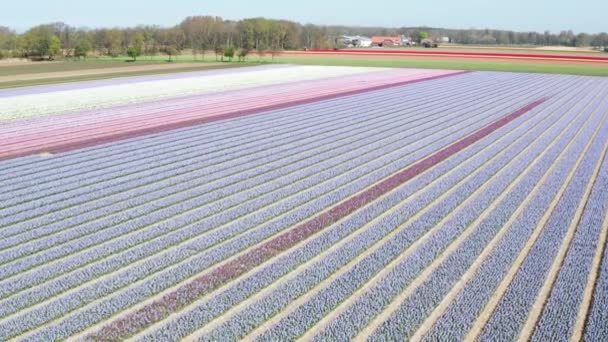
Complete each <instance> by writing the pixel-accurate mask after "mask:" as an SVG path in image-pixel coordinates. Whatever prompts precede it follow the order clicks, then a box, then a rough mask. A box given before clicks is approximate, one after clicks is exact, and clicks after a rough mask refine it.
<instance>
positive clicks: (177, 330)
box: [144, 117, 543, 339]
mask: <svg viewBox="0 0 608 342" xmlns="http://www.w3.org/2000/svg"><path fill="white" fill-rule="evenodd" d="M534 119H540V118H536V117H535V118H534ZM523 126H524V125H522V127H519V128H518V129H517V131H526V130H528V129H529V128H528V127H523ZM542 129H543V127H542V126H541V127H537V128H535V131H536V130H537V131H538V132H542ZM515 133H518V134H521V133H522V132H513V134H515ZM527 133H528V134H527V135H526V136H525V139H523V140H521V141H518V142H517V145H516V146H518V148H519V149H522V148H524V147H525V146H527V145H528V144H529V143H530V142H531V140H533V139H535V138H536V136H537V132H535V133H530V132H527ZM500 134H504V133H502V132H500ZM498 136H500V135H499V134H497V135H496V136H492V137H491V138H490V139H488V141H487V142H485V143H483V144H482V145H481V146H477V147H478V148H481V147H484V148H487V149H486V150H484V151H483V152H482V154H479V155H477V156H476V157H475V159H473V160H466V158H470V157H471V155H470V154H473V155H474V154H477V153H479V152H481V151H479V150H477V149H473V148H472V149H469V150H467V151H466V153H463V154H457V155H455V156H454V157H453V158H451V159H449V160H448V161H446V162H444V163H442V164H439V165H438V166H437V167H436V168H433V169H432V171H430V172H429V173H424V174H422V175H421V176H420V177H419V178H416V179H415V180H413V181H412V182H409V183H406V184H405V185H404V186H402V187H400V188H398V189H396V190H395V192H394V193H391V194H389V195H388V196H387V197H385V198H383V199H381V200H380V201H379V202H377V203H374V205H371V206H367V207H365V208H364V209H363V210H361V211H360V212H357V213H356V214H353V215H352V216H351V217H349V218H348V219H346V220H344V221H342V222H340V223H338V224H336V225H334V226H332V227H330V228H328V230H327V232H324V233H323V235H322V236H319V237H316V238H315V239H314V240H312V241H310V242H308V243H306V244H305V245H302V246H299V247H298V253H307V254H308V253H310V251H316V250H319V247H318V245H319V244H321V245H322V246H324V248H325V249H326V250H325V251H324V252H323V254H325V255H324V256H323V257H322V259H316V260H314V263H312V262H309V263H308V265H307V266H306V268H302V267H299V269H298V270H297V271H296V272H292V273H290V274H289V278H288V279H285V278H282V279H280V280H281V284H280V285H279V286H278V288H276V290H273V291H272V292H267V293H265V294H264V295H263V297H262V298H256V299H251V300H249V301H248V302H250V304H249V305H248V306H247V307H246V309H243V312H238V313H235V314H234V315H231V316H230V318H229V320H228V318H227V317H226V316H225V315H222V316H221V319H222V322H226V323H224V324H223V325H221V326H218V327H217V328H216V329H215V330H214V333H216V334H220V335H225V336H228V337H230V334H235V336H232V337H238V336H242V335H243V334H244V333H246V332H247V331H248V329H251V328H252V327H255V326H257V325H259V324H260V323H261V322H262V321H263V320H264V319H265V318H268V317H272V316H273V315H274V314H275V313H276V310H277V309H279V308H281V307H282V306H286V305H288V304H289V303H290V300H292V299H295V298H297V297H298V296H299V295H300V294H301V293H304V292H305V291H307V290H308V289H309V288H311V287H312V286H315V284H316V282H319V281H321V280H323V279H326V277H327V276H328V275H330V274H332V272H334V271H335V270H336V269H338V268H340V267H343V265H345V264H346V263H347V262H349V261H350V260H352V259H353V258H355V256H357V255H360V253H361V252H365V253H366V255H367V253H369V248H370V246H371V245H372V244H377V243H379V241H380V240H385V241H386V240H387V238H386V237H385V235H387V234H394V232H396V230H395V229H396V228H397V227H399V226H400V225H401V223H400V222H404V221H407V219H408V217H411V216H412V215H414V214H415V213H416V211H419V210H424V207H425V206H426V205H429V204H431V203H432V202H433V201H434V200H436V198H437V196H443V194H444V193H445V192H446V191H447V190H449V189H450V187H453V186H454V184H455V182H462V181H463V177H465V176H466V175H468V174H470V172H472V171H475V170H476V169H477V168H479V167H481V166H482V165H483V163H486V164H487V163H488V159H492V158H494V157H495V156H497V154H498V155H500V154H502V153H505V152H507V151H505V152H500V151H502V149H503V148H505V147H506V146H508V145H509V144H511V143H513V141H512V139H513V138H514V137H513V138H511V137H509V138H510V139H508V140H506V139H505V140H502V139H498V140H499V141H496V139H497V137H498ZM510 140H511V141H510ZM514 152H516V150H513V151H512V150H508V153H509V154H510V153H514ZM465 160H466V163H465V162H464V161H465ZM503 160H505V161H506V160H509V158H504V159H503ZM480 163H481V164H480ZM455 166H456V167H455ZM431 176H432V177H434V178H437V177H439V178H440V179H439V180H433V183H434V185H432V186H431V184H429V181H431V180H432V179H433V178H429V177H431ZM412 187H415V188H414V189H411V188H412ZM423 187H425V189H424V190H425V191H424V192H420V193H415V190H417V189H420V188H423ZM458 191H459V190H458V189H453V188H452V189H451V190H450V192H458ZM409 197H411V198H409ZM405 198H407V200H405ZM397 204H398V207H395V208H392V207H393V206H395V205H397ZM383 211H384V213H385V214H382V213H383ZM382 215H384V216H382ZM380 217H381V218H380ZM370 220H373V224H371V223H370ZM399 231H401V228H399ZM353 232H357V233H356V236H355V237H353V238H349V239H347V241H344V242H342V241H341V242H340V243H339V247H338V246H337V245H334V246H332V249H330V250H327V248H328V247H329V246H331V244H329V245H328V242H333V241H335V240H337V239H338V238H343V235H345V233H348V234H353ZM335 234H338V237H335ZM401 234H403V233H401ZM332 235H334V236H332ZM396 236H399V234H397V235H394V236H391V238H390V240H393V239H396ZM394 241H396V242H395V245H394V246H395V247H396V246H398V245H399V244H400V243H403V241H401V240H399V241H397V240H394ZM395 250H397V249H395ZM294 252H296V251H294ZM294 252H290V255H291V254H292V253H294ZM313 255H314V254H313ZM296 256H297V255H294V256H292V257H287V256H285V257H282V258H281V260H276V261H274V262H272V264H271V265H268V266H265V267H264V270H263V271H261V272H256V273H255V274H251V275H250V276H248V279H247V282H248V283H250V284H251V286H250V287H251V288H250V287H249V286H246V285H245V284H243V283H237V284H235V285H233V286H231V289H230V290H229V294H224V293H222V294H221V296H217V295H216V296H214V297H212V298H209V299H208V300H205V301H204V302H203V303H201V304H199V305H197V307H195V308H192V309H190V310H188V311H185V312H184V313H183V314H180V316H179V318H174V319H172V320H171V321H170V322H168V323H167V325H168V326H167V327H164V328H162V329H158V330H156V331H155V332H154V333H153V334H152V335H146V336H145V337H144V338H149V337H150V336H155V337H157V338H165V337H169V336H172V335H174V336H177V337H179V336H182V335H183V334H184V333H185V332H187V330H186V329H187V328H190V329H192V328H194V327H195V326H193V323H194V322H198V324H200V325H202V323H203V322H204V318H207V319H209V317H210V312H209V311H208V309H209V308H211V307H216V308H215V309H214V310H213V311H211V312H213V313H215V314H216V315H217V314H218V313H221V311H218V308H219V307H220V306H219V305H220V304H219V303H222V304H221V305H223V306H225V305H226V304H227V301H226V300H223V298H225V296H228V297H229V298H230V299H231V301H233V302H235V303H238V302H239V300H238V298H242V296H243V295H244V293H247V292H249V293H251V292H252V289H253V290H254V291H255V290H256V289H258V288H259V287H260V282H263V281H268V276H267V275H266V274H265V273H264V272H273V273H275V272H277V271H276V270H278V269H282V268H284V267H285V265H283V264H282V263H288V265H289V264H291V263H292V259H293V258H294V257H296ZM375 256H376V257H377V256H378V254H375ZM358 258H360V256H359V257H358ZM381 268H382V264H381V263H377V258H365V259H360V260H358V262H357V263H356V264H354V265H352V266H351V267H349V269H348V271H346V270H345V271H343V272H344V273H341V274H340V275H339V278H338V279H336V280H334V281H332V283H331V286H329V285H328V286H327V287H324V288H322V289H321V290H319V293H317V294H315V296H314V297H312V298H311V299H310V300H308V301H307V302H306V303H304V304H300V306H299V307H298V308H297V310H296V311H294V312H292V313H291V314H290V315H289V316H284V318H283V319H281V320H280V322H277V323H276V325H273V329H272V330H269V331H268V332H266V333H265V334H264V335H263V337H264V338H267V339H289V338H291V337H294V336H298V335H299V334H301V333H302V332H303V331H304V330H305V329H306V327H307V326H310V325H311V324H313V323H314V322H315V320H316V319H318V318H319V317H322V315H323V313H325V312H327V311H328V309H331V308H332V307H333V306H335V305H336V304H337V303H338V302H339V301H340V298H343V296H344V295H346V294H347V293H349V292H348V291H349V289H351V290H352V289H353V288H356V284H357V282H360V281H364V280H365V279H367V278H366V276H369V274H370V272H371V273H372V274H373V272H374V270H376V272H377V270H379V269H381ZM294 273H295V274H294ZM234 291H239V293H238V295H235V294H236V293H234ZM228 297H226V298H228ZM256 297H260V295H256ZM235 299H237V300H235ZM294 310H295V309H294ZM211 318H213V316H211ZM186 322H188V323H187V324H186ZM206 329H207V327H206ZM239 331H240V333H239ZM211 337H212V338H213V337H215V338H217V337H218V336H217V335H215V336H213V335H212V336H211ZM174 338H175V337H174Z"/></svg>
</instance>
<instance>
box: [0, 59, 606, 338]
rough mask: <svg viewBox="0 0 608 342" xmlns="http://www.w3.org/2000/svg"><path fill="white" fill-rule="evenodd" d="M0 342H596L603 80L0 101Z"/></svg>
mask: <svg viewBox="0 0 608 342" xmlns="http://www.w3.org/2000/svg"><path fill="white" fill-rule="evenodd" d="M0 137H1V139H0V341H4V340H15V341H52V340H68V341H81V340H85V341H87V340H90V341H98V340H101V341H107V340H112V341H116V340H127V339H128V340H132V341H174V340H186V341H232V340H250V341H253V340H255V341H286V340H302V341H347V340H369V341H401V340H413V341H421V340H424V341H462V340H466V341H473V340H478V341H494V340H499V341H511V340H532V341H555V340H575V341H578V340H585V341H606V340H608V310H606V308H607V307H608V253H607V252H606V246H607V244H608V242H607V238H608V157H606V153H607V151H608V78H605V77H592V76H571V75H547V74H529V73H504V72H492V71H487V72H486V71H484V72H481V71H473V72H471V71H466V72H465V71H457V70H439V69H390V68H366V67H328V66H292V65H267V66H256V67H243V68H235V69H226V70H211V71H197V72H184V73H175V74H169V75H155V76H139V77H131V78H116V79H111V80H100V81H85V82H76V83H65V84H56V85H43V86H35V87H24V88H14V89H6V90H0Z"/></svg>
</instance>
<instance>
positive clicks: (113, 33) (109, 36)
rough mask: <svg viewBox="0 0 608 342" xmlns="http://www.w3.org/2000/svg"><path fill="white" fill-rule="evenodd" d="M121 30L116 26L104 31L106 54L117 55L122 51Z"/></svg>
mask: <svg viewBox="0 0 608 342" xmlns="http://www.w3.org/2000/svg"><path fill="white" fill-rule="evenodd" d="M123 39H124V37H123V32H122V31H121V30H119V29H117V28H113V29H111V30H109V31H107V33H106V41H105V46H106V49H107V51H108V55H110V56H112V57H118V56H120V54H121V53H122V51H123V50H122V42H123Z"/></svg>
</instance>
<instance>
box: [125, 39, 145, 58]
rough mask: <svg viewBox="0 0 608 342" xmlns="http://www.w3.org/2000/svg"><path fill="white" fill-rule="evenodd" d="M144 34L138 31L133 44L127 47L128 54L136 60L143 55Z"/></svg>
mask: <svg viewBox="0 0 608 342" xmlns="http://www.w3.org/2000/svg"><path fill="white" fill-rule="evenodd" d="M144 39H145V38H144V35H143V34H142V33H141V32H138V33H136V34H135V36H134V37H133V44H132V45H131V46H129V47H128V48H127V55H128V56H129V57H131V58H133V61H134V62H135V61H136V60H137V57H139V56H141V52H142V51H143V49H144Z"/></svg>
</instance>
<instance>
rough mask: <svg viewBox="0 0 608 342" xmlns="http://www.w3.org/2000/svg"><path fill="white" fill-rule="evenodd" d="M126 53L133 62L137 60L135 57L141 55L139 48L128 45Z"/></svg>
mask: <svg viewBox="0 0 608 342" xmlns="http://www.w3.org/2000/svg"><path fill="white" fill-rule="evenodd" d="M127 55H128V56H129V57H131V58H132V59H133V62H135V61H136V60H137V57H139V56H140V55H141V50H139V49H138V48H136V47H135V46H129V47H128V48H127Z"/></svg>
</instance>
